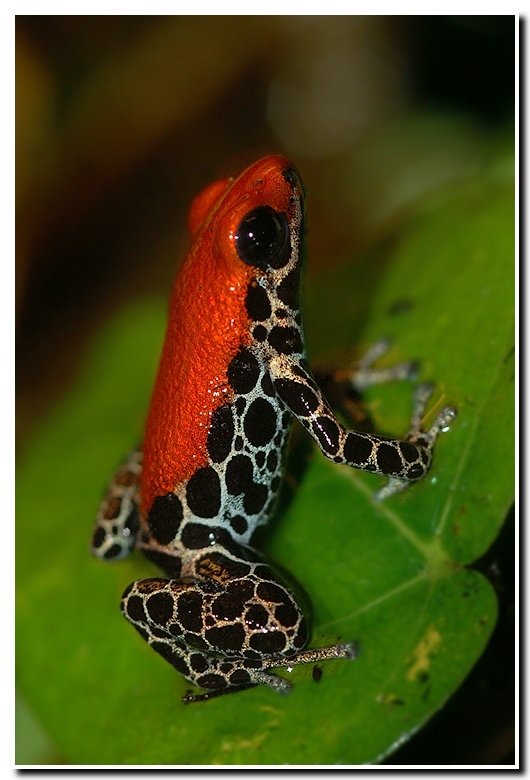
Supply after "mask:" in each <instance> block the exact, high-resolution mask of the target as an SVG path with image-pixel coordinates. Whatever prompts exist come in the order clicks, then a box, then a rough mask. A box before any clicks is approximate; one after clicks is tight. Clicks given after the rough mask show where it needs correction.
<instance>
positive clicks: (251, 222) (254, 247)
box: [235, 206, 291, 271]
mask: <svg viewBox="0 0 530 780" xmlns="http://www.w3.org/2000/svg"><path fill="white" fill-rule="evenodd" d="M235 242H236V249H237V253H238V255H239V257H240V258H241V260H243V262H244V263H247V265H255V266H256V267H257V268H261V269H262V270H264V271H265V270H266V269H267V268H283V266H284V265H286V264H287V263H288V262H289V258H290V255H291V244H290V241H289V223H288V222H287V216H286V215H285V214H284V213H283V211H274V209H273V208H271V207H270V206H258V208H257V209H253V210H252V211H249V213H248V214H247V215H246V216H245V217H243V219H242V220H241V222H240V223H239V227H238V229H237V235H236V236H235Z"/></svg>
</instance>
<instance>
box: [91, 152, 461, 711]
mask: <svg viewBox="0 0 530 780" xmlns="http://www.w3.org/2000/svg"><path fill="white" fill-rule="evenodd" d="M305 200H306V196H305V190H304V186H303V184H302V181H301V178H300V175H299V174H298V172H297V170H296V168H295V166H294V165H293V164H292V163H291V162H290V161H289V160H288V159H287V158H285V157H283V156H281V155H269V156H267V157H265V158H263V159H261V160H258V161H257V162H255V163H253V164H252V165H250V166H249V167H247V168H246V169H245V170H244V171H243V172H241V173H240V174H239V175H238V176H235V177H232V178H227V179H223V180H218V181H214V182H213V183H212V184H210V185H209V186H208V187H207V188H206V189H205V190H204V191H203V192H201V193H200V194H199V195H198V196H196V197H195V199H194V200H193V201H192V204H191V208H190V211H189V215H188V229H189V234H190V248H189V251H188V254H187V256H186V258H185V260H184V262H183V264H182V266H181V268H180V270H179V272H178V274H177V277H176V281H175V285H174V288H173V292H172V295H171V300H170V306H169V317H168V324H167V331H166V336H165V341H164V346H163V349H162V355H161V359H160V364H159V368H158V373H157V376H156V381H155V384H154V389H153V393H152V397H151V402H150V406H149V411H148V414H147V421H146V426H145V434H144V437H143V441H142V444H141V446H140V447H139V448H138V449H137V450H135V451H133V452H132V453H131V454H130V455H129V456H128V458H127V459H126V460H125V462H123V463H122V464H121V465H120V466H119V468H118V469H117V471H116V473H115V474H114V476H113V477H112V479H111V481H110V483H109V485H108V489H107V492H106V494H105V497H104V499H103V501H102V503H101V505H100V508H99V511H98V513H97V517H96V523H95V528H94V532H93V536H92V544H91V549H92V552H93V554H94V555H95V556H96V557H97V558H99V559H101V560H104V561H116V560H120V559H123V558H124V557H125V556H127V555H129V554H130V553H131V552H132V551H134V550H139V551H141V552H142V553H143V555H144V556H145V557H146V558H147V559H148V560H149V561H151V562H153V563H154V564H156V565H157V566H158V567H159V568H160V569H161V570H162V572H163V574H164V576H163V577H149V578H143V579H138V580H136V581H134V582H132V583H131V584H130V585H129V586H128V587H127V588H126V589H125V592H124V593H123V596H122V599H121V610H122V613H123V615H124V616H125V618H126V619H127V620H128V621H129V623H131V624H132V626H134V628H135V629H136V630H137V631H138V632H139V634H140V635H141V636H142V637H143V639H144V640H145V641H146V642H147V643H148V644H149V645H150V646H151V647H152V649H153V650H155V651H156V652H157V653H158V654H160V655H161V656H162V657H163V658H164V659H165V660H166V661H168V662H169V663H170V664H171V665H172V666H173V667H174V668H175V669H176V670H177V671H178V672H179V673H180V674H182V675H183V676H184V677H185V678H186V680H187V681H188V682H189V683H191V684H192V685H193V686H195V687H196V688H197V689H198V692H193V691H188V692H187V693H186V694H185V695H184V696H183V698H182V700H183V702H184V703H186V704H189V703H192V702H199V701H205V700H208V699H212V698H215V697H217V696H221V695H224V694H228V693H234V692H240V691H243V690H247V689H249V688H254V687H256V686H260V685H261V686H268V688H271V689H273V690H275V691H278V692H281V693H287V692H288V691H289V690H290V689H291V687H292V686H291V683H290V682H289V681H288V680H287V679H285V677H283V676H281V675H278V674H276V673H275V670H277V669H280V668H285V667H287V668H288V669H289V670H292V668H293V667H294V666H295V665H299V664H313V665H317V664H319V665H320V664H321V662H323V661H326V660H329V659H348V660H353V659H355V658H356V657H357V654H358V646H357V643H356V642H355V641H337V642H336V643H335V644H332V645H329V646H325V647H316V648H312V647H308V644H309V641H310V637H311V632H310V625H309V620H308V617H307V611H308V610H307V608H306V606H305V605H304V603H303V599H301V598H300V596H299V595H298V593H297V590H296V585H295V584H294V583H293V581H291V578H290V577H289V575H288V574H284V573H283V571H280V569H279V568H278V567H277V566H276V565H275V564H274V563H273V562H272V561H271V560H269V559H268V557H267V556H266V555H265V554H264V553H263V552H262V551H261V550H258V549H257V545H254V542H253V540H254V539H255V538H256V537H257V536H258V534H256V531H257V530H258V529H260V528H262V527H263V526H265V525H266V524H267V522H268V521H269V519H270V518H271V516H272V515H273V514H274V512H275V509H276V506H277V499H278V494H279V491H280V487H281V485H282V481H283V478H284V471H285V460H286V451H287V445H288V438H289V433H290V430H291V424H292V422H293V420H294V419H295V418H296V419H297V420H298V421H299V422H300V423H301V425H302V426H303V428H305V430H306V431H307V432H308V433H309V435H310V436H311V437H312V438H313V440H314V442H315V443H316V445H317V446H318V448H319V450H320V451H321V453H322V454H323V455H324V456H325V457H326V458H327V459H328V460H330V461H331V462H332V463H334V464H339V465H342V466H349V467H352V468H356V469H361V470H363V471H367V472H371V473H373V474H379V475H382V476H383V477H385V478H386V479H387V482H386V484H385V485H384V486H383V487H382V488H381V489H380V490H379V491H378V493H377V494H376V496H375V499H376V500H384V499H387V498H389V497H390V496H392V495H394V494H395V493H398V492H400V491H402V490H404V489H405V488H407V487H408V486H409V485H411V484H414V483H416V482H418V481H420V480H422V479H423V478H424V477H425V475H426V474H427V472H428V470H429V467H430V465H431V461H432V456H433V448H434V444H435V441H436V439H437V437H438V435H439V434H440V432H441V431H445V430H447V429H448V427H449V425H450V423H451V422H452V420H453V419H454V417H455V415H456V411H455V409H454V408H453V407H450V406H446V407H444V408H443V409H442V410H441V411H440V412H439V413H438V414H437V415H436V419H435V420H434V422H433V424H432V425H431V427H430V428H428V430H422V427H421V421H422V417H423V414H424V411H425V408H426V404H427V401H428V399H429V397H430V394H431V392H432V386H431V385H418V388H417V390H416V394H415V401H414V411H413V415H412V420H411V424H410V429H409V432H408V433H407V435H406V436H405V437H403V439H402V440H399V439H393V438H390V437H386V436H380V435H376V434H374V433H371V432H362V431H360V430H355V429H353V428H349V427H348V426H347V425H345V424H344V423H343V422H341V419H340V418H339V416H338V415H337V414H336V413H335V412H334V411H333V410H332V408H331V406H330V405H329V403H328V402H327V400H326V398H325V397H324V394H323V392H322V390H321V388H320V385H319V384H318V383H317V381H316V379H315V375H314V373H313V371H312V369H311V367H310V364H309V362H308V359H307V354H306V347H305V336H304V329H303V320H302V309H301V278H302V267H303V264H304V256H305V224H306V209H305ZM387 348H388V344H387V343H386V342H384V341H382V342H380V343H378V344H376V345H374V346H373V347H372V348H371V349H369V350H368V352H367V353H366V355H365V356H364V357H363V358H362V359H361V360H360V361H359V364H358V365H357V367H356V370H354V371H352V372H351V376H350V378H349V382H350V384H351V388H352V389H353V390H354V391H356V392H362V390H364V389H365V388H366V387H367V386H369V385H370V384H371V383H373V382H375V381H377V382H379V381H392V380H394V379H403V378H405V379H406V378H411V377H413V373H414V364H413V363H409V364H400V365H398V366H394V367H392V368H390V369H376V368H374V365H373V364H374V363H375V362H376V361H377V360H378V358H379V357H380V356H381V355H382V354H383V353H384V352H385V351H386V349H387ZM318 668H321V667H320V666H319V667H318Z"/></svg>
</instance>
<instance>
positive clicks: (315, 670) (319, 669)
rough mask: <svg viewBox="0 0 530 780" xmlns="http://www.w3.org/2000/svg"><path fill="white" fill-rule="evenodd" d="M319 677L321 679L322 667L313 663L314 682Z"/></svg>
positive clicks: (318, 680) (317, 680) (318, 679)
mask: <svg viewBox="0 0 530 780" xmlns="http://www.w3.org/2000/svg"><path fill="white" fill-rule="evenodd" d="M321 679H322V667H321V666H319V665H318V664H315V665H314V666H313V680H314V681H315V682H320V680H321Z"/></svg>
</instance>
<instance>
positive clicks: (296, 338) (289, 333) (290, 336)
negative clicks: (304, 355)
mask: <svg viewBox="0 0 530 780" xmlns="http://www.w3.org/2000/svg"><path fill="white" fill-rule="evenodd" d="M268 340H269V344H270V345H271V347H273V348H274V349H275V350H276V352H279V353H280V354H281V355H293V354H294V353H296V352H302V350H303V344H302V337H301V335H300V331H299V330H298V328H291V327H286V328H283V327H280V326H279V325H275V326H274V328H272V329H271V331H270V333H269V337H268Z"/></svg>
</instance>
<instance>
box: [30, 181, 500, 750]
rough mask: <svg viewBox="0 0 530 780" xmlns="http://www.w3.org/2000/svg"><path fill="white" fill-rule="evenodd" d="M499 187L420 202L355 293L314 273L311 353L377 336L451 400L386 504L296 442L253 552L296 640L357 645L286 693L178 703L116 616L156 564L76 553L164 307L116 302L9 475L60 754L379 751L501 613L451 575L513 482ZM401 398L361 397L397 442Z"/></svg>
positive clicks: (450, 681)
mask: <svg viewBox="0 0 530 780" xmlns="http://www.w3.org/2000/svg"><path fill="white" fill-rule="evenodd" d="M512 186H513V185H512V183H511V181H508V180H507V179H506V178H504V177H502V176H499V175H494V174H491V175H485V176H483V177H481V178H480V179H477V180H474V181H473V182H471V183H468V184H465V185H459V186H453V187H448V188H447V190H446V191H445V192H444V195H443V197H442V196H441V195H440V196H438V197H436V198H434V199H430V200H429V202H428V203H424V204H423V207H422V208H421V210H418V211H416V213H415V215H414V218H413V219H412V220H411V221H410V224H409V226H408V229H407V231H406V232H403V233H402V236H401V240H400V243H399V245H397V246H396V247H394V250H393V252H392V254H391V255H389V256H387V257H386V258H384V261H385V263H384V273H381V274H378V283H377V286H376V287H375V289H374V287H373V286H372V287H369V286H368V287H366V286H365V287H364V288H363V289H362V290H359V273H358V269H357V268H356V267H352V266H349V267H347V268H343V269H342V270H339V271H337V272H335V273H334V274H330V276H329V277H328V278H326V279H319V280H318V282H317V281H316V280H315V281H314V282H313V287H311V280H309V283H308V285H307V304H308V305H307V332H308V338H309V343H310V347H311V349H312V353H313V354H315V353H317V352H319V353H321V352H323V351H326V350H331V349H333V348H334V347H335V346H337V345H338V346H345V345H349V344H353V343H356V342H359V341H362V342H363V343H364V344H369V343H371V342H374V341H375V340H377V339H379V338H380V337H381V336H389V337H391V338H392V340H393V343H394V345H395V346H394V348H393V349H392V351H391V353H390V354H389V355H388V356H386V357H385V358H384V359H383V360H382V363H385V362H386V363H387V364H390V363H393V362H399V361H400V360H405V359H412V358H414V359H419V360H421V366H422V368H421V379H422V380H423V379H425V380H430V381H433V382H435V384H436V390H435V394H434V396H433V399H432V413H434V411H435V410H437V409H438V408H439V407H440V406H441V405H442V404H444V403H448V402H450V403H451V404H453V405H455V406H457V407H458V411H459V414H458V417H457V419H456V420H455V422H454V423H453V425H452V426H451V429H450V431H449V432H447V433H445V434H443V435H442V436H441V437H440V440H439V442H438V444H437V448H436V452H435V459H434V464H433V467H432V471H431V472H430V474H429V476H428V478H427V479H426V480H425V481H424V482H423V483H421V484H418V485H415V486H413V487H411V488H410V489H409V490H407V491H406V492H405V493H403V494H401V495H398V496H395V497H393V498H391V499H389V500H388V501H387V502H386V503H384V504H382V505H374V504H373V503H372V501H371V496H372V495H373V493H374V492H375V490H376V489H377V488H378V487H379V486H380V484H381V480H380V479H379V478H378V477H375V476H374V475H369V474H361V473H358V472H355V471H354V470H352V469H348V468H344V467H337V466H333V465H332V464H330V463H329V462H328V461H326V460H325V459H324V458H323V457H322V456H321V455H320V454H319V453H318V452H317V451H316V450H315V449H313V451H312V456H311V459H310V463H309V465H308V467H307V469H306V470H305V472H304V473H303V475H302V476H301V478H300V480H299V484H298V485H297V489H296V490H295V491H294V493H293V497H292V500H291V502H290V504H289V506H288V508H287V509H286V510H285V511H284V512H283V514H282V516H281V517H280V518H279V519H278V522H276V523H275V524H274V527H273V528H272V529H271V533H270V534H269V537H268V551H269V552H270V554H271V555H272V557H273V558H274V559H275V560H276V561H277V562H278V563H279V564H281V565H282V566H284V567H285V568H287V569H288V570H289V571H290V572H292V574H293V575H294V576H295V577H296V579H297V580H298V581H299V582H300V583H302V585H303V587H304V588H305V589H306V591H307V593H308V594H309V597H310V600H311V603H312V607H313V613H314V615H313V625H314V629H313V638H312V645H313V646H318V645H321V644H329V643H334V642H336V641H337V640H338V638H339V637H340V638H341V639H342V640H357V641H358V642H359V644H360V648H361V652H360V655H359V657H358V658H357V659H356V660H355V661H353V662H351V661H344V660H337V661H333V662H328V663H325V664H323V665H322V679H321V680H320V681H319V682H316V681H315V680H314V679H313V677H312V669H311V667H296V668H295V669H294V670H293V672H292V673H291V674H290V678H291V679H292V680H293V682H294V685H295V687H294V690H293V692H292V694H291V695H290V696H286V697H282V696H280V695H278V694H276V693H275V692H273V691H271V690H269V689H266V688H263V687H260V688H255V689H252V690H249V691H246V692H243V693H238V694H235V695H231V696H227V697H221V698H219V699H215V700H213V701H210V702H205V703H200V704H196V705H191V706H189V707H185V706H183V705H182V703H181V701H180V697H181V695H182V694H183V693H184V691H185V690H186V689H187V688H188V687H189V686H188V684H187V683H186V681H185V680H184V679H183V678H182V677H180V676H179V675H178V674H176V673H175V672H174V670H173V669H172V668H171V667H170V666H169V664H167V663H166V662H165V661H164V660H163V659H162V658H161V657H159V656H157V655H156V654H155V653H153V652H152V651H151V650H150V649H149V648H148V646H147V645H146V644H145V643H144V642H143V640H142V639H141V638H140V637H139V636H138V635H137V634H136V632H134V630H133V629H132V628H131V627H130V626H128V625H127V623H126V622H125V621H124V620H123V619H122V618H121V616H120V613H119V608H118V604H119V598H120V595H121V592H122V591H123V590H124V588H125V587H126V586H127V585H128V584H129V583H130V582H131V581H132V580H133V579H135V578H138V577H144V576H149V575H150V574H152V573H154V572H155V571H156V569H155V568H154V567H153V566H152V565H150V564H148V563H147V562H146V561H144V560H143V559H142V558H141V557H140V556H139V555H135V556H132V557H131V558H130V559H127V560H126V561H124V562H122V563H116V564H105V563H101V562H99V561H97V560H95V559H93V558H91V557H90V554H89V550H88V545H89V538H90V532H91V523H92V518H93V516H94V514H95V511H96V509H97V504H98V501H99V499H100V496H101V492H102V490H103V488H104V485H105V484H106V482H107V480H108V478H109V476H110V474H111V473H112V470H113V468H114V467H115V466H116V465H117V463H118V462H119V461H120V459H121V457H122V455H123V454H124V453H125V452H127V450H128V449H129V448H130V447H131V446H134V444H135V443H136V442H137V441H138V440H139V439H140V437H141V430H142V420H143V415H144V413H145V409H146V406H147V403H148V398H149V391H150V386H151V384H152V380H153V376H154V371H155V365H156V353H157V350H158V349H159V346H160V343H161V338H162V335H163V328H164V325H163V319H164V312H163V309H164V306H162V305H161V304H160V303H159V302H157V301H143V302H139V303H137V304H134V305H131V306H129V307H128V308H127V309H126V310H124V311H123V312H121V313H120V315H119V316H118V317H117V318H116V320H115V321H113V322H112V323H111V324H110V325H109V326H108V327H107V328H106V329H105V330H104V332H103V333H102V334H101V336H100V337H99V338H98V340H97V343H96V344H95V346H94V349H93V351H92V352H91V354H90V356H89V358H88V359H87V363H86V370H85V372H84V374H83V376H82V377H81V378H80V381H79V382H78V384H77V385H76V387H75V389H74V390H72V392H71V393H70V395H69V396H68V398H66V399H65V400H64V401H63V402H62V404H61V406H60V408H57V409H56V410H55V412H54V413H53V414H52V415H51V416H50V418H49V419H48V420H47V422H46V423H45V424H43V425H42V427H41V429H40V430H39V432H38V434H37V435H36V436H35V438H34V441H33V443H32V446H31V448H30V449H29V450H28V452H27V453H26V456H25V458H24V462H23V463H22V465H21V467H20V469H19V474H18V485H17V665H18V683H19V686H20V689H21V691H22V693H23V695H24V696H25V697H26V699H27V701H28V702H29V704H30V706H31V708H32V710H33V711H34V712H35V713H36V714H37V715H38V716H39V718H40V720H41V722H42V724H44V726H45V728H46V730H47V731H48V733H49V734H50V736H51V738H52V739H53V740H54V742H55V744H56V746H57V748H58V749H59V750H60V751H61V753H62V754H63V755H64V756H65V760H66V761H67V762H70V763H72V764H264V765H266V764H362V763H374V762H377V761H380V760H382V758H383V757H385V756H387V755H388V754H389V753H390V752H391V751H392V750H393V749H394V748H395V747H396V746H398V745H399V744H400V743H402V742H403V740H404V739H406V738H407V737H408V736H409V735H411V734H413V733H414V732H415V731H417V730H418V729H419V728H420V727H421V725H422V723H424V722H425V721H426V720H427V719H428V718H429V717H430V716H431V715H432V714H433V713H434V712H435V711H436V710H437V709H438V708H439V707H441V706H442V704H443V703H444V701H445V700H446V699H447V698H448V697H449V696H450V695H451V693H452V692H453V691H454V690H455V689H456V688H457V687H458V685H459V684H460V683H461V682H462V680H463V679H464V677H465V676H466V674H467V673H468V672H469V670H470V669H471V667H472V666H473V664H474V663H475V661H476V660H477V658H478V657H479V655H480V653H481V652H482V650H483V648H484V646H485V644H486V642H487V640H488V637H489V636H490V634H491V631H492V629H493V627H494V624H495V619H496V599H495V595H494V593H493V590H492V588H491V586H490V584H489V583H488V582H487V581H486V580H485V579H484V577H482V576H481V575H480V574H479V573H477V572H476V571H473V570H470V569H468V568H466V567H467V566H469V565H470V564H472V563H473V561H474V560H476V558H477V557H478V556H480V555H481V554H482V553H484V551H485V550H487V548H488V547H489V546H490V545H491V543H492V541H493V540H494V538H495V536H496V534H497V533H498V530H499V528H500V525H501V524H502V521H503V518H504V516H505V513H506V511H507V509H508V507H509V505H510V503H511V501H512V496H513V479H514V465H513V449H514V448H513V436H514V433H513V426H514V412H513V398H514V391H513V379H514V376H513V374H514V367H513V361H514V355H513V349H512V348H513V289H514V287H513V271H514V263H513V232H514V231H513V219H514V217H513V189H512ZM373 262H374V263H375V264H378V265H377V267H378V268H381V267H382V266H381V263H380V261H379V260H377V259H374V260H373ZM372 281H373V279H372ZM350 292H351V295H350ZM359 296H361V297H362V298H363V300H362V308H363V309H364V311H365V313H366V316H365V318H364V321H363V324H364V330H363V332H362V333H359V332H358V331H357V332H355V328H358V325H359V321H358V315H357V313H356V312H355V311H354V310H353V308H352V301H354V300H356V299H358V297H359ZM324 322H326V323H327V324H326V325H325V328H324V330H323V332H324V334H325V336H324V338H321V339H320V340H319V338H318V336H317V324H318V325H320V324H322V323H324ZM411 395H412V388H411V385H410V383H403V384H402V385H392V386H385V387H381V388H376V389H371V390H370V392H369V393H368V394H367V397H368V405H369V409H370V412H371V414H372V415H373V417H374V419H375V420H376V422H377V427H378V428H379V429H382V430H383V431H384V432H386V433H392V434H393V435H402V434H404V433H405V432H406V430H407V418H408V417H409V416H410V411H411ZM431 418H432V414H431V413H430V414H429V420H430V419H431ZM427 422H428V421H427ZM283 673H284V674H286V675H289V672H287V671H285V672H283Z"/></svg>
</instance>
